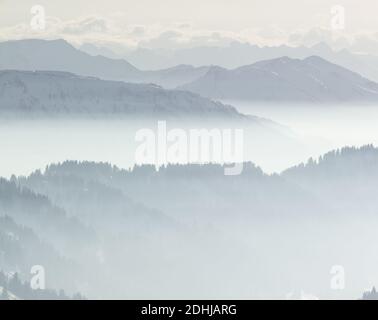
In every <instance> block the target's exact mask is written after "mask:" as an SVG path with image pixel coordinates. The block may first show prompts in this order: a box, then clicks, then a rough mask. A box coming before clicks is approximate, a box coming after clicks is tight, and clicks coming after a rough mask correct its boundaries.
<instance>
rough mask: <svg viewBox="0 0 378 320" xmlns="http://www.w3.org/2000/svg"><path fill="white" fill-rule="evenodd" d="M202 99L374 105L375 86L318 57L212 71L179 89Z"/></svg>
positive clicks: (216, 68) (268, 61)
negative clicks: (195, 94) (366, 103)
mask: <svg viewBox="0 0 378 320" xmlns="http://www.w3.org/2000/svg"><path fill="white" fill-rule="evenodd" d="M180 88H181V89H184V90H190V91H192V92H196V93H198V94H200V95H202V96H205V97H211V98H216V99H230V100H249V101H256V102H277V103H285V102H301V103H302V102H310V103H316V102H318V103H353V102H377V101H378V84H377V83H375V82H372V81H370V80H368V79H366V78H363V77H362V76H360V75H359V74H357V73H354V72H351V71H349V70H347V69H345V68H343V67H340V66H338V65H335V64H332V63H330V62H328V61H326V60H324V59H322V58H320V57H317V56H312V57H308V58H306V59H303V60H299V59H291V58H288V57H282V58H278V59H273V60H265V61H260V62H257V63H255V64H252V65H249V66H244V67H240V68H237V69H233V70H227V69H223V68H220V67H212V68H211V69H210V70H209V71H208V72H207V73H206V74H205V75H204V76H202V77H201V78H199V79H197V80H195V81H193V82H192V83H190V84H187V85H184V86H181V87H180Z"/></svg>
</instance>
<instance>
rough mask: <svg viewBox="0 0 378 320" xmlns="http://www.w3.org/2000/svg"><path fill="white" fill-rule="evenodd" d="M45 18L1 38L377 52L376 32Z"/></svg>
mask: <svg viewBox="0 0 378 320" xmlns="http://www.w3.org/2000/svg"><path fill="white" fill-rule="evenodd" d="M46 19H47V20H46V28H45V29H44V30H33V29H32V28H31V26H30V25H29V24H28V23H24V24H18V25H15V26H11V27H3V28H1V29H0V40H2V41H4V40H9V39H24V38H43V39H57V38H63V39H66V40H68V41H70V42H71V43H73V44H74V45H77V46H80V45H81V44H83V43H91V44H94V45H96V46H98V47H107V48H109V49H111V50H112V51H114V52H116V53H117V54H119V55H122V54H124V53H125V52H128V51H130V50H133V49H135V48H137V47H143V48H149V49H169V50H173V49H181V48H191V47H198V46H229V45H230V44H232V43H234V42H240V43H250V44H257V45H260V46H266V45H268V46H277V45H283V44H286V45H291V46H300V45H304V46H313V45H315V44H317V43H319V42H324V43H327V44H328V45H330V46H331V47H333V48H334V49H342V48H348V49H352V50H353V51H361V52H366V53H373V54H377V55H378V34H377V33H376V32H366V31H364V32H359V33H354V34H353V33H350V32H349V33H346V32H344V31H335V30H331V29H330V28H325V27H323V28H319V27H318V28H311V29H297V30H295V31H288V30H285V29H281V28H280V27H279V26H277V25H270V26H265V27H264V28H251V29H243V30H239V31H237V30H236V31H229V30H209V29H201V28H196V27H195V26H194V25H193V23H192V22H190V21H176V22H174V23H171V24H169V25H159V24H150V25H144V24H127V23H125V19H123V18H122V16H120V15H118V14H111V15H110V16H107V17H104V16H99V15H90V16H82V17H78V18H77V19H70V20H61V19H59V18H57V17H51V16H47V17H46Z"/></svg>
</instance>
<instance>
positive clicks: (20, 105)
mask: <svg viewBox="0 0 378 320" xmlns="http://www.w3.org/2000/svg"><path fill="white" fill-rule="evenodd" d="M0 111H1V112H3V113H22V114H33V113H34V114H47V115H48V114H50V115H54V114H61V115H64V114H68V115H70V114H84V115H85V114H92V115H94V114H108V115H111V114H118V115H122V114H123V115H145V116H175V115H176V116H180V115H191V116H196V115H197V116H199V117H205V118H206V117H214V118H216V117H221V118H222V117H223V118H238V119H240V118H243V117H244V116H243V115H241V114H240V113H238V112H237V111H236V109H235V108H233V107H231V106H228V105H224V104H221V103H219V102H214V101H212V100H210V99H207V98H203V97H200V96H199V95H197V94H195V93H191V92H188V91H180V90H166V89H163V88H161V87H159V86H156V85H153V84H133V83H125V82H121V81H110V80H101V79H98V78H93V77H84V76H77V75H74V74H71V73H67V72H57V71H13V70H3V71H0ZM244 118H245V117H244Z"/></svg>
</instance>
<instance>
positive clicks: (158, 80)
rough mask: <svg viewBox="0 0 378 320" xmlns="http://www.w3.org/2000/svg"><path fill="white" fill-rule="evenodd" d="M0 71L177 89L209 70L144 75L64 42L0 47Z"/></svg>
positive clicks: (178, 69) (125, 64)
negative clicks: (53, 73)
mask: <svg viewBox="0 0 378 320" xmlns="http://www.w3.org/2000/svg"><path fill="white" fill-rule="evenodd" d="M0 69H3V70H4V69H11V70H29V71H36V70H38V71H64V72H71V73H74V74H78V75H82V76H93V77H98V78H101V79H105V80H120V81H126V82H135V83H155V84H158V85H161V86H164V87H166V88H174V87H177V86H179V85H182V84H185V83H188V82H191V81H193V80H195V79H197V78H198V77H200V76H201V75H203V74H204V73H205V72H206V71H207V70H208V67H198V68H194V67H192V66H190V65H179V66H175V67H171V68H166V69H163V70H158V71H142V70H139V69H137V68H135V67H134V66H132V65H131V64H130V63H128V62H127V61H126V60H124V59H111V58H108V57H105V56H102V55H96V56H92V55H90V54H87V53H85V52H83V51H80V50H78V49H76V48H75V47H73V46H72V45H71V44H69V43H68V42H66V41H65V40H38V39H30V40H19V41H7V42H1V43H0Z"/></svg>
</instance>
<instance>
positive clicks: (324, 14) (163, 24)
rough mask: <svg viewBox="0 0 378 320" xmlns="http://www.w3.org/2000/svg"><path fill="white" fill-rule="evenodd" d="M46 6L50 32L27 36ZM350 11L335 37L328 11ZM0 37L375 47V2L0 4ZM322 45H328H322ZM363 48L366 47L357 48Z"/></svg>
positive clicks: (74, 0) (52, 0)
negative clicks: (334, 42) (336, 42)
mask: <svg viewBox="0 0 378 320" xmlns="http://www.w3.org/2000/svg"><path fill="white" fill-rule="evenodd" d="M36 4H39V5H42V6H43V7H44V9H45V12H46V16H47V23H46V29H45V30H43V31H38V32H36V31H33V30H31V28H30V20H31V18H32V15H31V13H30V10H31V8H32V7H33V6H34V5H36ZM335 5H341V6H343V7H344V8H345V28H344V29H343V30H338V31H335V30H332V28H331V21H332V20H331V19H332V14H331V8H332V7H334V6H335ZM0 12H1V19H0V37H1V39H2V40H6V39H14V38H31V37H41V38H54V37H55V38H59V37H64V38H66V39H69V40H71V41H74V42H75V41H76V42H98V43H107V42H109V43H113V44H116V43H119V44H120V45H125V46H130V47H133V46H137V45H143V46H147V47H148V46H150V47H169V46H172V47H174V46H188V45H189V46H190V45H193V44H194V45H196V44H207V43H209V44H220V45H221V44H227V42H229V41H230V40H232V39H234V40H239V41H248V42H252V43H258V44H280V43H288V42H291V43H292V44H302V43H303V44H305V45H307V44H311V43H313V42H316V41H320V40H324V41H331V39H336V38H338V39H344V40H347V39H348V40H351V39H354V38H356V37H357V38H361V37H366V39H364V40H363V41H376V40H377V34H378V32H377V31H378V19H377V14H378V1H377V0H360V1H357V0H338V1H336V2H334V1H329V0H285V1H282V0H233V1H231V0H191V1H188V0H106V1H104V0H80V1H78V0H65V1H61V0H59V1H58V0H39V1H36V0H17V1H15V0H0ZM323 38H324V39H323ZM359 41H361V39H360V40H359Z"/></svg>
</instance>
